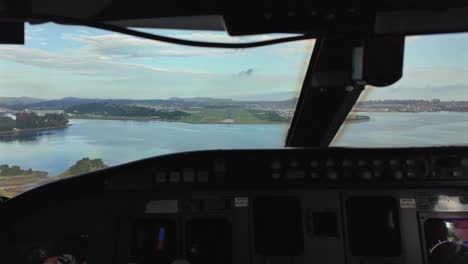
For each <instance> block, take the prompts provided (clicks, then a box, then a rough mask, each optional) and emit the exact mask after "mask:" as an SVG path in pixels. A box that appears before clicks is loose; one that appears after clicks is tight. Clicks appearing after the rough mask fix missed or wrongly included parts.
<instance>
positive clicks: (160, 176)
mask: <svg viewBox="0 0 468 264" xmlns="http://www.w3.org/2000/svg"><path fill="white" fill-rule="evenodd" d="M155 181H156V182H157V183H164V182H166V181H167V175H166V173H165V172H163V171H159V172H156V176H155Z"/></svg>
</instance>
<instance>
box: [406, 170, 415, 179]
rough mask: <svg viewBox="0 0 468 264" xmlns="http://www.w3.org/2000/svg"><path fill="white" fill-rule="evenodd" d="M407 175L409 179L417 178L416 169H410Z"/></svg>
mask: <svg viewBox="0 0 468 264" xmlns="http://www.w3.org/2000/svg"><path fill="white" fill-rule="evenodd" d="M406 177H408V178H409V179H415V178H416V177H417V175H416V172H415V171H412V170H410V171H408V172H407V173H406Z"/></svg>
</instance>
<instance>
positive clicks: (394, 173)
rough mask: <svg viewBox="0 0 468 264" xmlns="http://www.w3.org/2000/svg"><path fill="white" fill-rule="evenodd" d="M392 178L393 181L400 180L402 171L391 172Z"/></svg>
mask: <svg viewBox="0 0 468 264" xmlns="http://www.w3.org/2000/svg"><path fill="white" fill-rule="evenodd" d="M393 178H394V179H395V180H401V179H403V172H402V171H395V172H393Z"/></svg>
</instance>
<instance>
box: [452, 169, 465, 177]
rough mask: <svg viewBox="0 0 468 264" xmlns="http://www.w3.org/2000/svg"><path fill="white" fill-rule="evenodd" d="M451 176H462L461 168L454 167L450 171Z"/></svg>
mask: <svg viewBox="0 0 468 264" xmlns="http://www.w3.org/2000/svg"><path fill="white" fill-rule="evenodd" d="M452 176H453V177H455V178H459V177H463V170H461V169H454V170H453V172H452Z"/></svg>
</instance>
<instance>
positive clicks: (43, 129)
mask: <svg viewBox="0 0 468 264" xmlns="http://www.w3.org/2000/svg"><path fill="white" fill-rule="evenodd" d="M69 126H71V124H67V125H65V126H56V127H39V128H28V129H17V130H8V131H0V135H13V134H22V133H27V132H34V131H45V130H54V129H64V128H67V127H69Z"/></svg>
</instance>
